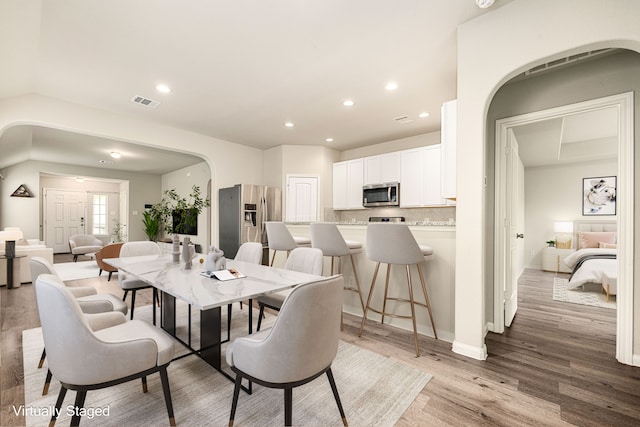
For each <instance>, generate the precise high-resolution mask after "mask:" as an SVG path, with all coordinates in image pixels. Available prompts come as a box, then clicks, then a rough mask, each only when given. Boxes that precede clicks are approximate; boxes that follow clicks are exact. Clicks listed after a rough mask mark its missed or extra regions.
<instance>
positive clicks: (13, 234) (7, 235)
mask: <svg viewBox="0 0 640 427" xmlns="http://www.w3.org/2000/svg"><path fill="white" fill-rule="evenodd" d="M22 237H23V234H22V230H20V228H18V227H6V228H5V229H4V231H0V240H4V241H5V242H8V241H16V240H20V239H22Z"/></svg>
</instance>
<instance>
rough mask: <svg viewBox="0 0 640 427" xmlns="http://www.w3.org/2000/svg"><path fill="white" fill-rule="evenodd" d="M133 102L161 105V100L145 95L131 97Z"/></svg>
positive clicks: (153, 105)
mask: <svg viewBox="0 0 640 427" xmlns="http://www.w3.org/2000/svg"><path fill="white" fill-rule="evenodd" d="M131 102H133V103H136V104H140V105H143V106H145V107H150V108H154V109H155V108H157V107H158V105H160V102H158V101H154V100H153V99H149V98H145V97H144V96H138V95H136V96H134V97H133V98H131Z"/></svg>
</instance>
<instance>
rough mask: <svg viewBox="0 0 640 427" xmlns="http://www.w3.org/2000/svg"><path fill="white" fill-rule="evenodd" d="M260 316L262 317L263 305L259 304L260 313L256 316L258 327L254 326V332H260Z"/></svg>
mask: <svg viewBox="0 0 640 427" xmlns="http://www.w3.org/2000/svg"><path fill="white" fill-rule="evenodd" d="M262 316H264V304H260V313H259V314H258V325H257V326H256V332H257V331H259V330H260V325H262Z"/></svg>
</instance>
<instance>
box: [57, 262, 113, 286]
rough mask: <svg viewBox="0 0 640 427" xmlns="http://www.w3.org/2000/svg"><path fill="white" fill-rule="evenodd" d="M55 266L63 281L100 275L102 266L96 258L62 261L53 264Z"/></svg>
mask: <svg viewBox="0 0 640 427" xmlns="http://www.w3.org/2000/svg"><path fill="white" fill-rule="evenodd" d="M53 268H55V270H56V273H58V276H60V278H61V279H62V280H63V281H67V280H79V279H89V278H92V277H98V272H100V268H99V267H98V264H96V261H95V260H91V261H78V262H62V263H60V264H53ZM106 274H108V273H106Z"/></svg>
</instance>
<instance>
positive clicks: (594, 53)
mask: <svg viewBox="0 0 640 427" xmlns="http://www.w3.org/2000/svg"><path fill="white" fill-rule="evenodd" d="M613 51H615V49H598V50H592V51H590V52H582V53H578V54H577V55H572V56H569V57H567V58H560V59H556V60H555V61H551V62H547V63H546V64H541V65H538V66H537V67H533V68H532V69H530V70H527V71H525V72H524V75H525V76H530V75H532V74H536V73H540V72H542V71H547V70H551V69H554V68H558V67H562V66H564V65H569V64H572V63H575V62H578V61H582V60H585V59H592V58H594V57H595V56H598V55H602V54H603V53H613Z"/></svg>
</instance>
